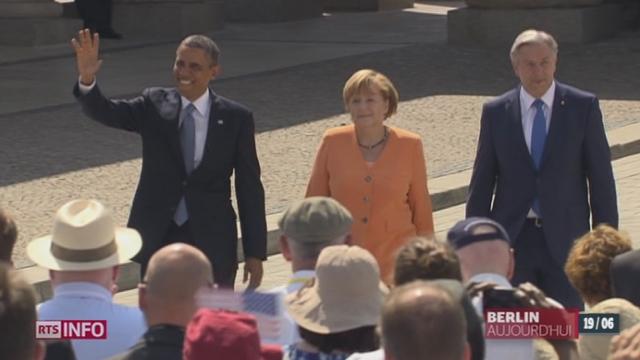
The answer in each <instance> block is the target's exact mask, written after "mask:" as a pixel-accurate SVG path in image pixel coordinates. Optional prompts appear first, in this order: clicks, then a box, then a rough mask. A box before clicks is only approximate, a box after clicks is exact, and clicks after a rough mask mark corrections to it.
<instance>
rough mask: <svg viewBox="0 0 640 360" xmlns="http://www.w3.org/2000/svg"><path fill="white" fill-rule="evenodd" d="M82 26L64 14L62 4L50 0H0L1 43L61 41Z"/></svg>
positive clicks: (35, 43)
mask: <svg viewBox="0 0 640 360" xmlns="http://www.w3.org/2000/svg"><path fill="white" fill-rule="evenodd" d="M81 26H82V21H81V20H79V19H74V18H67V17H63V4H61V3H57V2H55V1H53V0H0V45H10V46H38V45H50V44H58V43H64V42H67V41H69V39H71V37H72V36H73V34H74V33H75V32H76V31H77V30H78V29H79V28H80V27H81Z"/></svg>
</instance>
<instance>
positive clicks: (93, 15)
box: [75, 0, 122, 39]
mask: <svg viewBox="0 0 640 360" xmlns="http://www.w3.org/2000/svg"><path fill="white" fill-rule="evenodd" d="M75 3H76V9H77V10H78V15H80V17H81V18H82V20H83V22H84V27H85V28H87V29H90V30H91V31H92V32H98V33H100V37H102V38H103V39H122V35H120V34H118V33H117V32H115V31H114V30H113V27H112V26H111V14H112V10H111V9H112V0H75Z"/></svg>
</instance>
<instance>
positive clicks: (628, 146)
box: [18, 123, 640, 301]
mask: <svg viewBox="0 0 640 360" xmlns="http://www.w3.org/2000/svg"><path fill="white" fill-rule="evenodd" d="M639 134H640V123H638V124H633V125H629V126H625V127H622V128H618V129H615V130H612V131H610V132H608V133H607V138H608V140H609V144H610V148H611V158H612V160H616V159H620V158H623V157H625V156H629V155H634V154H638V153H640V137H639ZM470 179H471V170H466V171H462V172H459V173H456V174H451V175H447V176H442V177H438V178H434V179H432V180H430V181H429V191H430V192H431V201H432V204H433V209H434V211H437V210H442V209H446V208H448V207H452V206H455V205H459V204H463V203H464V202H465V201H466V196H467V191H468V186H469V180H470ZM281 215H282V214H280V213H277V214H270V215H268V216H267V254H268V255H274V254H279V253H280V245H279V241H278V238H279V237H280V230H279V229H278V220H279V219H280V216H281ZM238 233H240V224H239V223H238ZM238 256H239V259H240V260H241V261H242V260H244V255H243V254H242V248H241V241H240V239H239V240H238ZM18 272H19V273H20V274H21V276H23V278H25V279H27V280H28V281H29V282H30V283H31V284H32V285H33V286H34V287H35V289H36V292H37V293H38V295H39V296H40V299H41V301H44V300H46V299H49V298H50V297H51V295H52V291H51V284H50V283H49V272H48V270H46V269H43V268H41V267H39V266H30V267H26V268H22V269H19V270H18ZM139 280H140V267H139V265H138V264H136V263H133V262H128V263H126V264H124V265H122V266H121V267H120V277H119V279H118V287H119V289H120V291H124V290H130V289H134V288H135V287H136V286H137V285H138V282H139Z"/></svg>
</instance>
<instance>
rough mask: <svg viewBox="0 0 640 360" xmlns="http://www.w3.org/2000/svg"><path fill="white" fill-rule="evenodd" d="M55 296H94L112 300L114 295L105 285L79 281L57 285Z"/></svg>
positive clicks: (54, 291) (54, 290)
mask: <svg viewBox="0 0 640 360" xmlns="http://www.w3.org/2000/svg"><path fill="white" fill-rule="evenodd" d="M53 294H54V297H92V298H97V299H100V300H104V301H108V302H111V301H112V299H113V295H112V294H111V291H109V290H107V289H106V288H105V287H104V286H102V285H98V284H95V283H91V282H85V281H77V282H69V283H64V284H60V285H57V286H56V287H55V288H54V289H53Z"/></svg>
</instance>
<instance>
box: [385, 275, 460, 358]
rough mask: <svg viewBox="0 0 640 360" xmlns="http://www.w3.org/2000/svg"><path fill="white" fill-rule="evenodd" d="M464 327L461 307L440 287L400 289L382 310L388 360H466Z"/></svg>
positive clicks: (427, 285)
mask: <svg viewBox="0 0 640 360" xmlns="http://www.w3.org/2000/svg"><path fill="white" fill-rule="evenodd" d="M466 326H467V325H466V320H465V316H464V311H463V309H462V306H461V305H460V303H459V302H457V301H456V300H454V299H453V296H452V295H451V293H449V291H448V290H447V289H445V288H443V287H442V286H440V285H438V284H435V283H430V282H425V281H422V280H418V281H414V282H410V283H408V284H405V285H402V286H399V287H397V288H395V289H394V290H393V291H392V292H391V294H390V295H389V297H388V298H387V300H386V301H385V304H384V307H383V310H382V324H381V330H382V338H383V343H384V349H385V353H386V355H387V359H393V360H417V359H422V358H423V357H424V354H429V356H430V357H432V358H433V359H440V360H461V359H468V358H469V354H470V353H469V348H468V345H467V337H466V335H467V333H466Z"/></svg>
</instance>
